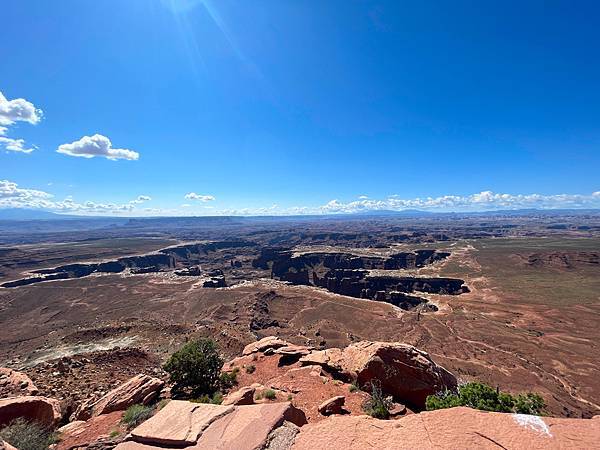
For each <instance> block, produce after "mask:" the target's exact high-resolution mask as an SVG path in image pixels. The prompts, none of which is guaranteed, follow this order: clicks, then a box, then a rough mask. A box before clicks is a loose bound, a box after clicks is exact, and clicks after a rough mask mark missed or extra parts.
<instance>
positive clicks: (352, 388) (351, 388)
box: [348, 381, 360, 392]
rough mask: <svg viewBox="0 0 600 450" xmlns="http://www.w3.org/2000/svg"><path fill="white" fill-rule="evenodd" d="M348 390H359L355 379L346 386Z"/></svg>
mask: <svg viewBox="0 0 600 450" xmlns="http://www.w3.org/2000/svg"><path fill="white" fill-rule="evenodd" d="M348 390H349V391H350V392H357V391H360V388H359V387H358V382H357V381H353V382H352V384H351V385H350V386H349V387H348Z"/></svg>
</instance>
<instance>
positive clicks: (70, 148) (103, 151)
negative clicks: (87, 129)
mask: <svg viewBox="0 0 600 450" xmlns="http://www.w3.org/2000/svg"><path fill="white" fill-rule="evenodd" d="M56 151H57V152H58V153H62V154H64V155H69V156H77V157H81V158H94V157H96V156H99V157H103V158H107V159H110V160H113V161H115V160H117V159H127V160H130V161H135V160H137V159H139V157H140V154H139V153H138V152H134V151H133V150H127V149H124V148H113V147H112V143H111V142H110V139H108V138H107V137H106V136H102V135H101V134H95V135H93V136H84V137H82V138H81V139H79V140H78V141H75V142H71V143H70V144H62V145H60V146H59V147H58V150H56Z"/></svg>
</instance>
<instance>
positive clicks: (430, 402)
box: [426, 382, 546, 415]
mask: <svg viewBox="0 0 600 450" xmlns="http://www.w3.org/2000/svg"><path fill="white" fill-rule="evenodd" d="M455 406H468V407H469V408H475V409H480V410H483V411H496V412H506V413H519V414H535V415H540V414H543V410H544V408H545V406H546V404H545V402H544V399H543V398H542V397H541V396H540V395H539V394H535V393H532V392H529V393H526V394H518V395H516V396H514V395H512V394H509V393H507V392H501V391H500V390H499V389H494V388H492V387H491V386H488V385H487V384H484V383H476V382H473V383H466V384H464V385H462V386H459V388H458V391H457V392H451V391H445V392H441V393H439V394H436V395H430V396H429V397H427V401H426V407H427V410H428V411H432V410H435V409H444V408H452V407H455Z"/></svg>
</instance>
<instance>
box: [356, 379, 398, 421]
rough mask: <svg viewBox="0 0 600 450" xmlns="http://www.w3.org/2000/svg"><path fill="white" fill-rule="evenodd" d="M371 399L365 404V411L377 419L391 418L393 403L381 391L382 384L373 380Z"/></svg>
mask: <svg viewBox="0 0 600 450" xmlns="http://www.w3.org/2000/svg"><path fill="white" fill-rule="evenodd" d="M370 388H371V397H370V398H369V399H368V400H367V401H366V402H365V403H364V404H363V411H364V412H365V413H367V414H368V415H370V416H371V417H375V418H376V419H387V418H389V417H390V408H391V407H392V402H391V401H390V399H388V398H387V397H386V396H385V395H384V393H383V390H382V389H381V382H380V381H379V380H373V381H371V383H370Z"/></svg>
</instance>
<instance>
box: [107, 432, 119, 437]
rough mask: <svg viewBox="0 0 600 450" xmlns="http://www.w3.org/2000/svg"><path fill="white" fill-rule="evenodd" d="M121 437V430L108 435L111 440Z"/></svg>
mask: <svg viewBox="0 0 600 450" xmlns="http://www.w3.org/2000/svg"><path fill="white" fill-rule="evenodd" d="M118 435H119V430H112V431H111V432H110V434H109V435H108V437H110V438H111V439H114V438H116V437H117V436H118Z"/></svg>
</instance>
